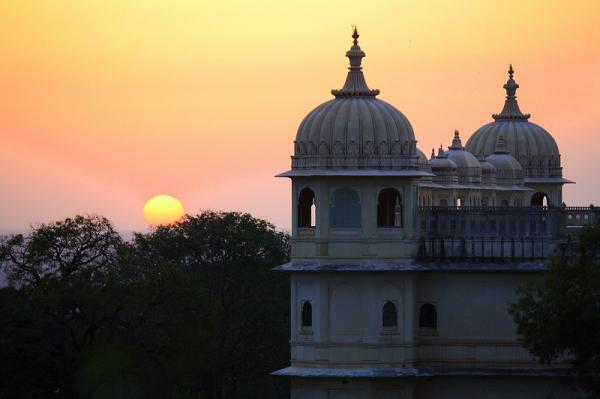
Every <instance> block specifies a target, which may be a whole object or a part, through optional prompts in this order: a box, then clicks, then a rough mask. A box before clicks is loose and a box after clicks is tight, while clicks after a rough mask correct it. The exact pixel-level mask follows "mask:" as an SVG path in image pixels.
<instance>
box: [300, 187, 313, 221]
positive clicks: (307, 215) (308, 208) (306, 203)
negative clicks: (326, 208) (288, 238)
mask: <svg viewBox="0 0 600 399" xmlns="http://www.w3.org/2000/svg"><path fill="white" fill-rule="evenodd" d="M316 222H317V221H316V205H315V193H314V192H313V190H311V189H310V188H305V189H303V190H302V191H300V195H299V197H298V227H315V226H316V224H317V223H316Z"/></svg>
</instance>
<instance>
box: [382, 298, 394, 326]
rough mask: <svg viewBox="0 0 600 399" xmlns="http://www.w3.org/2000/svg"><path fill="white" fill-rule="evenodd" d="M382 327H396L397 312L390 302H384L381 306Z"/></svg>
mask: <svg viewBox="0 0 600 399" xmlns="http://www.w3.org/2000/svg"><path fill="white" fill-rule="evenodd" d="M383 326H384V327H398V312H397V310H396V305H395V304H394V302H392V301H386V302H385V303H384V304H383Z"/></svg>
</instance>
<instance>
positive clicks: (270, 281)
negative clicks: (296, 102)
mask: <svg viewBox="0 0 600 399" xmlns="http://www.w3.org/2000/svg"><path fill="white" fill-rule="evenodd" d="M288 252H289V250H288V237H287V236H286V235H285V234H283V233H281V232H278V231H276V230H275V228H274V227H273V226H272V225H270V224H269V223H267V222H265V221H263V220H259V219H255V218H253V217H251V216H250V215H248V214H240V213H215V212H204V213H202V214H199V215H195V216H187V217H186V218H185V219H184V220H183V221H181V222H180V223H178V224H176V225H173V226H167V227H159V228H157V229H154V230H152V231H150V232H148V233H145V234H142V233H139V234H136V235H135V237H134V239H133V241H132V242H129V243H127V242H124V241H123V240H122V239H121V237H120V236H119V234H118V233H117V232H116V231H115V230H114V228H113V227H112V225H111V223H110V222H109V221H108V220H107V219H105V218H101V217H97V216H76V217H74V218H68V219H65V220H62V221H58V222H53V223H48V224H42V225H39V226H36V227H34V228H33V229H32V231H31V232H29V233H28V234H26V235H12V236H9V237H5V238H3V239H2V240H1V241H0V262H1V263H2V266H3V268H4V270H5V272H6V274H7V276H8V278H9V282H10V285H9V286H8V287H4V288H2V289H0V359H1V360H2V361H1V362H0V372H1V373H2V375H3V378H2V379H0V397H3V398H4V397H5V398H37V397H45V398H46V397H50V398H120V397H122V398H138V397H139V398H152V397H156V398H169V397H172V398H207V399H209V398H210V399H212V398H214V399H221V398H255V397H261V398H271V397H281V394H282V393H283V394H285V393H286V392H287V389H286V387H285V386H282V385H281V382H279V381H276V380H273V379H271V378H270V377H269V376H268V373H269V372H271V371H273V370H275V369H277V368H280V367H283V366H284V365H285V363H286V361H287V357H288V356H287V355H288V349H287V337H288V312H289V309H288V306H289V294H288V290H289V288H288V283H287V277H286V276H285V275H282V274H281V273H276V272H273V271H272V268H273V267H274V266H276V265H278V264H280V263H283V262H285V261H286V260H287V257H288Z"/></svg>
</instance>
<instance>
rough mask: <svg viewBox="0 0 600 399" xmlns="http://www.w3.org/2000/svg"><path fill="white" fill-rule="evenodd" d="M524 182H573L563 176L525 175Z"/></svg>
mask: <svg viewBox="0 0 600 399" xmlns="http://www.w3.org/2000/svg"><path fill="white" fill-rule="evenodd" d="M524 180H525V184H527V183H530V184H575V182H574V181H573V180H569V179H565V178H563V177H526V178H525V179H524Z"/></svg>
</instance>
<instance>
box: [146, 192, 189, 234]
mask: <svg viewBox="0 0 600 399" xmlns="http://www.w3.org/2000/svg"><path fill="white" fill-rule="evenodd" d="M143 213H144V221H145V222H146V224H148V225H149V226H152V227H156V226H162V225H169V224H173V223H175V222H177V221H178V220H180V219H181V218H182V217H183V215H185V210H184V209H183V204H182V203H181V201H179V200H178V199H177V198H175V197H172V196H170V195H157V196H155V197H152V198H150V199H149V200H148V201H146V204H145V205H144V211H143Z"/></svg>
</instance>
